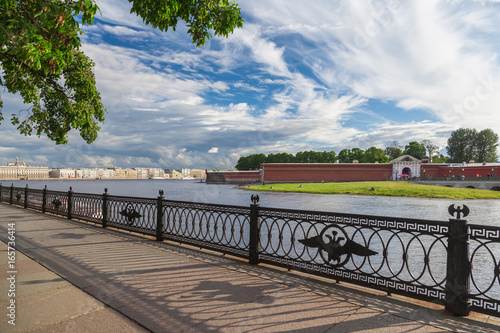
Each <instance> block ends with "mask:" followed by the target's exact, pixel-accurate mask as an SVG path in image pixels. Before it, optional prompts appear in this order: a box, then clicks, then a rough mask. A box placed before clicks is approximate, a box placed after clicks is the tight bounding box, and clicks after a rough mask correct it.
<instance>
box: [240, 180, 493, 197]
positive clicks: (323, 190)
mask: <svg viewBox="0 0 500 333" xmlns="http://www.w3.org/2000/svg"><path fill="white" fill-rule="evenodd" d="M244 189H246V190H253V191H272V192H294V193H316V194H351V195H375V196H395V197H412V198H442V199H458V200H462V199H500V191H488V190H477V189H469V188H450V187H442V186H431V185H419V184H412V183H408V182H403V181H397V182H390V181H373V182H335V183H304V184H296V183H295V184H270V185H257V186H247V187H244Z"/></svg>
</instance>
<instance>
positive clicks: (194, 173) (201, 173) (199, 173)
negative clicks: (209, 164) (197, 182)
mask: <svg viewBox="0 0 500 333" xmlns="http://www.w3.org/2000/svg"><path fill="white" fill-rule="evenodd" d="M191 177H193V178H195V179H203V178H207V174H206V172H205V170H194V169H193V170H191Z"/></svg>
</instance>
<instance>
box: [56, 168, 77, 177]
mask: <svg viewBox="0 0 500 333" xmlns="http://www.w3.org/2000/svg"><path fill="white" fill-rule="evenodd" d="M49 176H50V178H81V177H78V172H77V169H73V168H54V169H50V171H49Z"/></svg>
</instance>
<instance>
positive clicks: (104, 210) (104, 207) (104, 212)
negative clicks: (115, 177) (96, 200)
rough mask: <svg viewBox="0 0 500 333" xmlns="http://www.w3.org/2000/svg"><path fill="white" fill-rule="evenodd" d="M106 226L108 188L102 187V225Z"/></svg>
mask: <svg viewBox="0 0 500 333" xmlns="http://www.w3.org/2000/svg"><path fill="white" fill-rule="evenodd" d="M107 226H108V189H107V188H104V193H103V195H102V227H103V228H106V227H107Z"/></svg>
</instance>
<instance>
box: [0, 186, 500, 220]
mask: <svg viewBox="0 0 500 333" xmlns="http://www.w3.org/2000/svg"><path fill="white" fill-rule="evenodd" d="M1 183H2V184H3V185H4V186H9V185H11V184H12V183H13V184H14V186H17V187H25V186H26V184H27V185H28V186H29V187H30V188H35V189H42V188H43V187H44V186H45V185H47V188H48V189H49V190H56V191H67V190H68V189H69V187H70V186H71V187H72V188H73V191H74V192H79V193H94V194H101V193H103V192H104V188H107V189H108V192H109V194H111V195H123V196H136V197H147V198H154V197H157V196H158V191H159V190H163V191H164V192H165V194H164V195H165V198H167V199H171V200H181V201H193V202H204V203H216V204H228V205H239V206H247V205H249V204H250V203H251V201H250V196H251V195H252V194H255V193H257V194H258V195H259V197H260V204H261V206H263V207H273V208H291V209H304V210H319V211H329V212H339V213H354V214H355V213H357V214H368V215H379V216H394V217H408V218H421V219H430V220H448V218H450V215H449V214H448V206H449V205H451V204H456V205H463V204H466V205H467V206H468V207H469V209H470V211H471V213H470V214H469V216H468V217H467V219H468V220H469V223H473V224H485V225H496V226H500V200H498V199H496V200H458V201H457V200H449V199H421V198H400V197H376V196H357V195H325V194H302V193H269V192H253V191H245V190H241V189H238V188H236V187H235V186H233V185H207V184H205V183H199V182H198V181H193V180H153V179H148V180H135V179H134V180H52V179H51V180H29V181H26V180H23V181H1ZM297 186H298V185H297Z"/></svg>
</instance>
